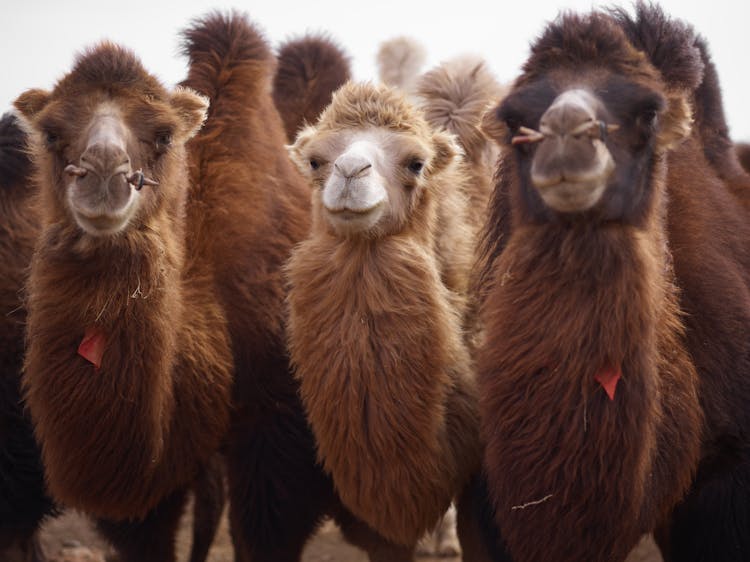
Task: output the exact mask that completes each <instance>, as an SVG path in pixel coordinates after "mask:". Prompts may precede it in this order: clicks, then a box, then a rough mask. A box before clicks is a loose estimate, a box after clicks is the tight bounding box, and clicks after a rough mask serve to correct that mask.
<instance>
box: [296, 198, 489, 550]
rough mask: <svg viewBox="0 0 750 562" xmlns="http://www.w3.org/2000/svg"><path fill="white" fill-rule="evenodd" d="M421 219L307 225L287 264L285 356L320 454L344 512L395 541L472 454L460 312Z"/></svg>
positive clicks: (455, 486)
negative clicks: (376, 234)
mask: <svg viewBox="0 0 750 562" xmlns="http://www.w3.org/2000/svg"><path fill="white" fill-rule="evenodd" d="M425 197H428V194H425ZM423 203H425V202H423ZM425 205H426V206H427V207H428V209H432V204H431V203H425ZM427 216H428V217H429V216H432V219H431V220H432V221H434V209H432V210H431V212H428V213H427ZM424 221H425V217H424V216H422V217H420V218H419V219H418V220H416V222H417V223H421V224H420V225H419V226H414V225H413V226H412V227H411V228H409V229H408V230H407V231H405V232H401V233H399V234H396V235H391V236H386V237H383V238H380V239H377V240H369V239H359V238H356V239H354V238H353V239H342V238H338V237H335V236H333V235H332V234H331V233H330V232H329V231H328V230H327V229H326V228H325V225H323V224H321V223H318V224H316V225H315V228H314V232H313V235H312V236H311V238H310V239H308V240H307V241H305V242H304V243H303V244H302V245H301V246H300V247H299V248H298V250H297V251H295V252H294V254H293V257H292V259H291V260H290V263H289V265H288V277H289V281H290V284H291V290H290V295H289V307H290V319H289V339H290V351H291V355H292V360H293V363H294V364H295V367H296V374H297V377H298V379H299V381H300V385H301V396H302V400H303V402H304V404H305V407H306V409H307V413H308V417H309V420H310V423H311V425H312V428H313V432H314V433H315V435H316V438H317V443H318V454H319V457H320V459H321V461H322V463H323V465H324V468H325V469H326V470H327V471H328V472H329V473H331V475H332V476H333V480H334V484H335V486H336V489H337V491H338V493H339V495H340V496H341V499H342V501H343V502H344V504H345V505H346V506H347V508H349V509H350V510H351V511H352V512H353V513H354V514H355V515H356V516H358V517H360V518H361V519H363V520H364V521H366V522H367V523H368V524H369V525H370V526H371V527H372V528H374V529H376V530H377V531H378V532H379V533H381V534H382V535H383V536H385V537H387V538H388V539H390V540H392V541H394V542H397V543H401V544H406V545H413V544H414V543H415V542H416V540H417V539H418V538H419V537H420V536H421V535H422V534H423V533H424V532H425V531H426V530H427V529H428V528H431V526H433V525H434V524H435V523H436V522H437V520H438V518H439V517H440V516H441V515H442V514H443V513H444V511H445V509H446V508H447V507H448V504H449V503H450V501H451V499H452V497H453V496H454V495H455V494H457V492H458V491H459V490H460V489H461V487H462V486H463V485H464V484H465V481H466V478H467V477H468V474H469V471H468V470H467V468H466V467H467V466H468V467H474V466H475V463H476V454H477V453H476V452H477V450H478V444H477V441H476V439H477V435H476V428H475V427H474V424H475V423H476V421H477V420H476V412H475V410H474V405H473V404H474V401H475V400H476V398H475V396H474V391H473V382H472V380H471V378H470V377H469V373H470V360H469V357H468V353H467V351H466V348H465V346H464V344H463V341H462V336H461V322H462V318H461V317H460V315H459V314H458V313H457V311H456V309H455V308H454V307H452V305H451V303H450V298H451V297H450V295H449V294H448V293H449V291H448V290H447V289H446V287H445V285H443V283H442V281H441V279H440V271H439V266H438V261H437V259H436V256H435V254H434V248H433V246H432V245H431V244H430V243H429V242H426V241H425V240H424V238H425V232H429V226H425V224H424Z"/></svg>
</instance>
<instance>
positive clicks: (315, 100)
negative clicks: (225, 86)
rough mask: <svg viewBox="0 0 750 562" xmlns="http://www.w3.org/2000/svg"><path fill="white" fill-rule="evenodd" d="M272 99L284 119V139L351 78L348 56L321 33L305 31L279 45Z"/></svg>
mask: <svg viewBox="0 0 750 562" xmlns="http://www.w3.org/2000/svg"><path fill="white" fill-rule="evenodd" d="M277 58H278V67H277V69H276V75H275V76H274V79H273V101H274V103H275V104H276V109H278V111H279V113H280V114H281V118H282V120H283V121H284V129H285V130H286V137H287V141H288V142H294V137H295V136H297V132H298V131H299V130H300V129H301V128H302V127H303V126H304V125H306V124H307V123H312V122H314V121H315V120H316V119H317V118H318V116H319V115H320V114H321V112H322V111H323V109H325V107H326V106H327V105H328V104H329V103H331V95H332V94H333V92H335V91H336V90H338V89H339V88H340V87H341V86H342V85H343V84H344V83H345V82H347V81H348V80H349V79H350V78H351V62H350V59H349V56H348V55H347V54H346V53H345V52H344V51H343V49H342V48H341V47H339V46H338V45H337V44H336V43H335V42H334V41H333V40H332V39H330V38H329V37H327V36H325V35H306V36H304V37H301V38H299V39H292V40H290V41H287V42H286V43H284V44H283V45H281V47H280V48H279V52H278V55H277Z"/></svg>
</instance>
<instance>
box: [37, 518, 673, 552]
mask: <svg viewBox="0 0 750 562" xmlns="http://www.w3.org/2000/svg"><path fill="white" fill-rule="evenodd" d="M189 511H190V510H188V513H187V514H186V516H185V518H184V520H183V524H182V526H181V529H180V534H179V536H178V540H177V546H178V560H179V561H180V562H184V561H187V560H188V558H189V551H190V524H191V521H190V519H191V517H190V513H189ZM42 545H43V547H44V550H45V552H46V554H47V556H48V558H49V559H50V561H51V562H105V561H108V560H110V559H114V558H112V557H113V555H114V553H113V552H112V551H111V549H109V548H108V547H107V545H106V544H105V543H104V541H103V540H102V539H101V538H100V537H99V536H98V535H97V534H96V532H95V531H94V530H93V529H92V527H91V525H90V524H89V522H88V521H87V520H86V518H84V517H82V516H80V515H78V514H76V513H72V512H71V513H66V514H64V515H63V516H61V517H58V518H57V519H54V520H52V521H49V522H48V523H47V524H46V525H45V528H44V530H43V531H42ZM233 560H234V556H233V554H232V543H231V540H230V538H229V530H228V526H227V520H226V516H225V517H224V518H223V519H222V522H221V527H220V529H219V533H218V535H217V537H216V540H215V541H214V545H213V547H212V548H211V552H210V554H209V562H233ZM302 560H303V562H367V556H366V555H365V553H364V552H362V551H361V550H359V549H357V548H354V547H353V546H350V545H349V544H347V543H346V542H345V541H344V540H343V539H342V537H341V533H340V532H339V531H338V529H337V528H336V526H335V525H334V524H333V523H327V524H325V525H324V526H323V528H322V529H321V530H320V532H319V533H318V534H317V536H316V537H315V538H314V539H313V540H312V541H311V542H310V544H309V545H308V546H307V548H306V549H305V553H304V556H303V558H302ZM418 560H419V561H420V562H438V561H440V562H460V558H431V557H419V558H418ZM627 562H662V559H661V556H660V555H659V553H658V552H657V550H656V547H655V546H654V544H653V542H652V541H651V540H650V539H649V538H644V540H643V541H642V543H641V544H640V545H639V546H638V547H637V548H636V549H635V550H634V551H633V553H632V554H631V555H630V557H629V558H628V561H627Z"/></svg>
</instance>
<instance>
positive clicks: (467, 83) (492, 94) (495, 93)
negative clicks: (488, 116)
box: [417, 56, 504, 161]
mask: <svg viewBox="0 0 750 562" xmlns="http://www.w3.org/2000/svg"><path fill="white" fill-rule="evenodd" d="M503 91H504V88H503V87H502V86H501V85H500V84H499V83H498V82H497V80H495V77H494V76H493V75H492V73H491V72H490V71H489V69H488V68H487V65H486V64H485V62H484V61H483V60H482V59H481V58H479V57H473V56H464V57H460V58H457V59H454V60H452V61H449V62H446V63H443V64H441V65H440V66H438V67H436V68H434V69H433V70H430V71H429V72H426V73H425V74H424V75H423V76H422V77H421V78H420V79H419V82H418V84H417V95H418V96H419V97H421V98H422V104H421V106H422V109H423V110H424V112H425V117H426V118H427V120H428V121H429V123H430V124H431V125H432V126H433V127H435V128H438V129H445V130H447V131H449V132H451V133H453V134H454V135H456V136H457V137H458V139H459V141H460V142H461V145H462V146H463V147H464V150H465V151H466V155H467V157H468V159H469V160H470V161H478V160H479V158H481V157H482V156H483V155H484V153H485V151H486V147H487V144H488V140H487V138H486V137H485V135H484V133H482V131H481V128H480V123H481V119H482V116H483V115H484V112H485V111H486V110H487V109H488V107H489V105H490V104H491V103H496V102H497V100H498V99H499V98H500V97H502V95H503Z"/></svg>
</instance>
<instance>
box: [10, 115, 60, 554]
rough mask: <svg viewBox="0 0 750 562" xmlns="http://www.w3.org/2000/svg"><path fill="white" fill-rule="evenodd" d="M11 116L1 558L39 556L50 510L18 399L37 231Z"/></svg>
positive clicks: (21, 141) (20, 135)
mask: <svg viewBox="0 0 750 562" xmlns="http://www.w3.org/2000/svg"><path fill="white" fill-rule="evenodd" d="M25 142H26V135H25V134H24V132H23V130H22V129H21V127H20V126H19V125H18V121H17V119H16V117H15V116H13V115H12V114H10V113H8V114H6V115H4V116H3V117H2V119H0V217H2V219H1V220H0V261H2V263H3V268H2V275H0V420H1V421H0V444H2V445H0V559H2V560H7V561H9V562H16V561H18V562H21V561H23V562H27V561H30V560H40V559H42V553H41V548H40V546H39V545H38V544H37V543H36V540H35V538H34V537H35V532H36V531H37V529H38V528H39V526H40V525H41V523H42V521H43V520H44V518H45V517H46V516H48V515H52V514H53V513H54V505H53V502H52V500H51V499H50V498H49V496H48V495H47V493H46V490H45V487H44V470H43V467H42V461H41V458H40V453H39V448H38V447H37V444H36V442H35V441H34V434H33V429H32V426H31V421H30V420H29V418H28V415H26V413H25V412H24V410H23V405H22V403H21V366H22V364H23V349H24V343H23V332H24V324H25V322H26V313H25V309H24V306H23V295H22V293H23V284H24V277H25V272H26V268H27V267H28V264H29V260H30V259H31V252H32V249H33V246H34V239H35V237H36V235H37V231H38V228H37V225H36V220H35V216H34V214H33V212H32V210H31V209H30V207H31V205H30V200H31V198H32V194H33V190H32V189H31V186H30V184H29V182H28V176H29V175H30V169H31V162H30V159H29V157H28V155H27V154H26V152H25V151H24V145H25Z"/></svg>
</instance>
